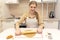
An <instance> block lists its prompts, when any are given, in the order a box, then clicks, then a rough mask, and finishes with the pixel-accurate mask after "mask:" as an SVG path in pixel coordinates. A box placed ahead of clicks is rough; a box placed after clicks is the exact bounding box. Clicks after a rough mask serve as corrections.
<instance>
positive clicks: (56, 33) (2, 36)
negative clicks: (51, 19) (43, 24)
mask: <svg viewBox="0 0 60 40" xmlns="http://www.w3.org/2000/svg"><path fill="white" fill-rule="evenodd" d="M27 29H31V30H35V31H36V28H35V29H34V28H21V30H22V31H24V30H27ZM48 33H51V35H52V40H60V30H58V29H43V33H42V34H36V35H35V36H34V37H32V38H27V37H25V36H24V35H21V36H15V29H14V28H9V29H7V30H5V31H3V32H1V33H0V40H6V37H7V36H8V35H13V36H14V40H18V39H20V40H37V39H38V40H40V39H41V35H42V36H43V37H42V39H43V40H49V39H48V35H47V34H48ZM42 39H41V40H42Z"/></svg>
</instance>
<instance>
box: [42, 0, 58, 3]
mask: <svg viewBox="0 0 60 40" xmlns="http://www.w3.org/2000/svg"><path fill="white" fill-rule="evenodd" d="M42 1H43V2H47V3H51V2H57V0H42Z"/></svg>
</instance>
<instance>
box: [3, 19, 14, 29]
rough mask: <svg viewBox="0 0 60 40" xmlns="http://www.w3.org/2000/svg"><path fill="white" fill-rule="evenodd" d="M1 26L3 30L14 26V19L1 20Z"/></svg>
mask: <svg viewBox="0 0 60 40" xmlns="http://www.w3.org/2000/svg"><path fill="white" fill-rule="evenodd" d="M2 28H3V30H6V29H8V28H14V20H13V19H7V20H3V21H2Z"/></svg>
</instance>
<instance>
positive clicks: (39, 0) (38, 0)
mask: <svg viewBox="0 0 60 40" xmlns="http://www.w3.org/2000/svg"><path fill="white" fill-rule="evenodd" d="M30 1H37V2H39V3H41V0H30Z"/></svg>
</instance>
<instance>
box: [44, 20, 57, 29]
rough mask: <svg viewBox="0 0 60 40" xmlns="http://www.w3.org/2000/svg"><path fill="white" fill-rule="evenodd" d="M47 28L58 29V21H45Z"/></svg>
mask: <svg viewBox="0 0 60 40" xmlns="http://www.w3.org/2000/svg"><path fill="white" fill-rule="evenodd" d="M44 24H45V28H56V29H58V21H45V22H44Z"/></svg>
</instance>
